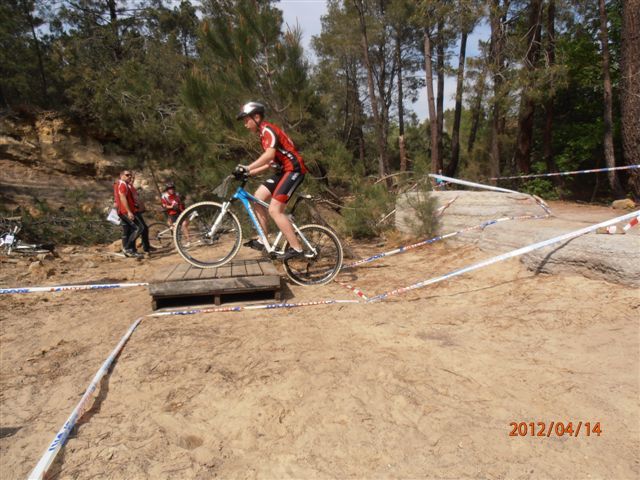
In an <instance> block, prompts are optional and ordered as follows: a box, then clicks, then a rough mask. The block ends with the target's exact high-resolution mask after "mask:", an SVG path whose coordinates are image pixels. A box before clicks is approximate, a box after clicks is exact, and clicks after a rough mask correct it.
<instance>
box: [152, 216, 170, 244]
mask: <svg viewBox="0 0 640 480" xmlns="http://www.w3.org/2000/svg"><path fill="white" fill-rule="evenodd" d="M149 243H150V244H151V246H152V247H154V248H157V249H159V250H164V249H166V248H168V247H169V246H170V245H171V243H173V225H167V224H166V223H162V222H154V223H152V224H150V225H149Z"/></svg>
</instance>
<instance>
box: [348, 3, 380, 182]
mask: <svg viewBox="0 0 640 480" xmlns="http://www.w3.org/2000/svg"><path fill="white" fill-rule="evenodd" d="M354 5H355V7H356V9H357V10H358V14H359V17H360V33H361V35H362V53H363V58H364V64H365V68H366V69H367V84H368V87H369V97H370V100H371V110H372V111H373V122H374V123H375V128H376V140H377V144H378V175H379V176H380V178H383V177H385V176H386V175H387V172H386V169H385V165H386V163H387V159H386V145H385V142H384V133H383V126H382V119H381V118H380V110H379V108H378V100H377V98H376V89H375V85H374V78H373V66H372V65H371V59H370V57H369V39H368V38H367V25H366V22H365V18H364V5H363V3H362V1H354Z"/></svg>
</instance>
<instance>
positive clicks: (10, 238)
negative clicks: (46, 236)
mask: <svg viewBox="0 0 640 480" xmlns="http://www.w3.org/2000/svg"><path fill="white" fill-rule="evenodd" d="M20 230H22V225H21V224H20V217H15V218H7V219H3V220H2V225H1V230H0V248H1V249H2V250H3V252H4V253H5V255H11V253H12V252H15V253H21V254H24V255H27V254H31V255H37V254H39V253H50V252H52V251H53V250H54V246H53V244H49V243H25V242H23V241H22V240H20V239H18V237H17V235H18V233H19V232H20Z"/></svg>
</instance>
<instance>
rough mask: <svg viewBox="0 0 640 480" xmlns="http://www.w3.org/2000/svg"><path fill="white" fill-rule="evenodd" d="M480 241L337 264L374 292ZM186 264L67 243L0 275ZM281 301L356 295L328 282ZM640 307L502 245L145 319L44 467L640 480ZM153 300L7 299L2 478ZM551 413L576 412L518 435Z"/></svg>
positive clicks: (43, 444)
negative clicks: (280, 306)
mask: <svg viewBox="0 0 640 480" xmlns="http://www.w3.org/2000/svg"><path fill="white" fill-rule="evenodd" d="M392 246H393V245H389V244H387V245H384V246H382V245H360V246H357V247H356V252H357V253H358V254H360V255H367V254H372V253H375V252H378V251H381V250H387V249H389V248H390V247H392ZM245 253H246V252H244V251H243V252H242V254H245ZM630 255H631V253H630ZM635 255H637V252H636V253H635ZM488 256H489V255H488V254H487V253H484V252H481V251H480V250H479V249H478V248H477V247H475V246H469V245H466V246H461V245H455V244H435V245H431V246H428V247H425V248H422V249H419V250H413V251H411V252H410V253H406V254H403V255H396V256H394V257H390V258H388V259H384V260H382V261H379V262H376V263H372V264H369V265H368V266H365V267H362V268H359V269H356V270H354V271H352V272H351V273H344V274H342V275H341V277H340V279H341V280H342V281H347V282H351V283H352V284H354V285H356V286H358V287H359V288H361V289H362V290H363V291H364V292H365V293H366V294H367V295H370V296H371V295H373V294H377V293H380V292H382V291H385V290H389V289H393V288H396V287H400V286H404V285H408V284H410V283H414V282H416V281H420V280H424V279H427V278H431V277H433V276H435V275H438V274H442V273H445V272H448V271H450V270H453V269H455V268H459V267H462V266H466V265H468V264H470V263H472V262H475V261H478V260H481V259H484V258H487V257H488ZM636 258H637V257H636ZM179 261H180V260H179V259H178V257H177V255H175V254H173V255H164V256H158V257H156V258H151V259H147V260H143V261H136V260H132V259H124V258H117V257H110V256H108V255H102V254H98V253H97V250H95V249H94V250H92V251H86V250H85V251H83V250H80V249H76V250H75V251H68V250H67V251H65V252H64V253H62V254H61V257H60V258H57V259H51V260H47V261H45V265H44V267H43V268H40V269H36V271H34V272H33V273H31V274H25V273H24V272H25V271H26V268H25V265H24V264H23V263H19V264H14V263H2V264H1V269H2V270H1V273H0V284H2V285H3V286H23V285H29V284H31V285H55V284H63V283H65V284H68V283H75V282H80V281H114V280H117V281H146V280H149V279H150V278H153V277H154V276H155V275H157V274H159V273H160V272H163V271H166V270H167V269H168V268H170V267H171V266H172V265H175V263H176V262H179ZM287 297H288V299H289V300H291V301H295V302H300V301H307V300H318V299H354V298H357V297H356V296H355V295H354V294H353V293H352V292H350V291H349V290H347V289H345V288H343V287H341V286H339V285H338V284H336V283H332V284H330V285H327V286H324V287H315V288H304V287H297V286H295V285H292V284H288V290H287ZM639 309H640V295H639V292H638V290H637V289H633V288H630V287H625V286H621V285H614V284H610V283H606V282H603V281H594V280H589V279H585V278H583V277H579V276H567V275H554V276H547V275H535V274H534V273H532V272H529V271H527V270H526V269H525V268H524V267H523V266H522V264H521V263H520V262H519V261H518V260H517V259H512V260H509V261H507V262H503V263H500V264H497V265H494V266H491V267H488V268H485V269H482V270H478V271H475V272H472V273H471V274H468V275H463V276H461V277H457V278H455V279H452V280H450V281H447V282H443V283H439V284H436V285H432V286H430V287H427V288H425V289H421V290H415V291H413V292H411V293H408V294H406V295H403V296H399V297H394V298H393V299H392V300H389V301H386V302H383V303H377V304H368V305H341V306H318V307H308V308H298V309H290V310H269V311H266V310H262V311H254V312H241V313H211V314H198V315H191V316H179V317H163V318H147V319H145V320H144V321H143V322H142V324H141V325H140V326H139V327H138V330H137V331H136V332H135V333H134V334H133V336H132V337H131V339H130V341H129V343H128V344H127V345H126V346H125V348H124V350H123V353H122V354H121V356H120V358H119V359H118V361H117V363H116V364H115V366H114V368H113V370H112V372H111V374H110V375H109V376H107V377H106V378H105V380H104V381H103V382H102V385H101V389H100V393H99V395H98V397H97V399H96V401H95V402H94V404H93V407H92V408H91V410H90V411H89V412H88V413H86V414H85V416H84V417H83V419H82V422H81V423H80V425H79V427H78V428H77V429H76V430H75V432H74V435H73V436H72V437H71V438H70V440H69V442H68V443H67V445H66V446H65V448H64V449H63V450H62V452H61V453H60V455H59V457H58V459H57V460H56V462H55V464H54V466H53V468H52V470H51V472H52V476H53V478H79V479H85V478H118V479H119V478H122V479H125V478H126V479H132V478H154V479H155V478H176V479H182V478H196V479H208V478H214V477H220V478H243V479H244V478H248V479H251V478H306V479H311V478H313V479H315V478H478V477H480V478H509V479H516V478H518V479H519V478H617V479H632V478H638V477H639V476H640V460H639V457H638V454H637V452H638V451H640V427H639V425H640V422H639V420H640V406H639V398H640V366H639V360H640V351H639V348H640V335H639V321H640V314H639ZM150 312H151V307H150V297H149V296H148V293H147V291H146V289H144V288H135V289H121V290H111V291H95V292H79V293H55V294H33V295H14V296H2V297H1V298H0V346H1V349H0V354H1V357H0V408H1V415H0V427H1V435H0V471H1V472H2V478H6V479H8V478H24V477H25V476H26V475H27V474H28V473H29V471H30V470H31V469H32V468H33V467H34V466H35V464H36V463H37V461H38V459H39V458H40V456H41V455H42V454H43V452H44V450H45V449H46V448H47V447H48V445H49V443H50V442H51V440H52V439H53V436H54V435H55V433H56V432H57V430H58V429H59V428H60V427H61V426H62V425H63V423H64V422H65V420H66V418H67V417H68V416H69V414H70V413H71V411H72V410H73V408H74V407H75V405H76V404H77V402H78V401H79V399H80V397H81V396H82V394H83V393H84V390H85V389H86V387H87V385H88V384H89V382H90V381H91V379H92V378H93V376H94V374H95V372H96V371H97V370H98V368H99V367H100V365H101V364H102V362H103V361H104V360H105V359H106V357H107V356H108V354H109V352H110V351H111V350H112V349H113V348H114V346H115V345H116V343H117V342H118V340H119V339H120V337H121V336H122V335H123V334H124V333H125V331H126V330H127V328H128V327H129V325H131V323H132V322H133V321H134V320H135V319H136V318H138V317H140V316H142V315H145V314H148V313H150ZM550 421H555V422H563V423H565V424H567V423H568V422H573V425H574V429H575V428H576V426H577V423H578V422H580V421H582V422H583V426H582V430H581V432H580V434H579V436H578V437H577V438H576V437H571V436H568V435H564V436H561V437H559V436H557V435H556V434H555V433H554V434H552V435H551V436H550V437H546V436H542V437H539V436H533V437H532V436H526V437H518V436H510V435H509V433H510V432H511V430H512V427H510V423H511V422H527V423H528V422H546V423H547V424H548V423H549V422H550ZM584 422H591V425H594V424H595V422H599V423H600V427H601V431H602V433H601V434H600V435H599V436H597V435H594V434H591V436H589V437H587V436H586V434H585V425H584ZM536 428H538V427H537V426H536ZM536 433H537V432H536ZM633 452H636V453H635V454H634V453H633Z"/></svg>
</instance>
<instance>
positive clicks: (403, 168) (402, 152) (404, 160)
mask: <svg viewBox="0 0 640 480" xmlns="http://www.w3.org/2000/svg"><path fill="white" fill-rule="evenodd" d="M398 32H399V28H398V29H397V30H396V62H397V63H398V148H399V149H400V171H401V172H405V171H406V170H407V151H406V148H405V145H404V97H403V92H402V50H401V48H400V41H401V39H400V34H399V33H398Z"/></svg>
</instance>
